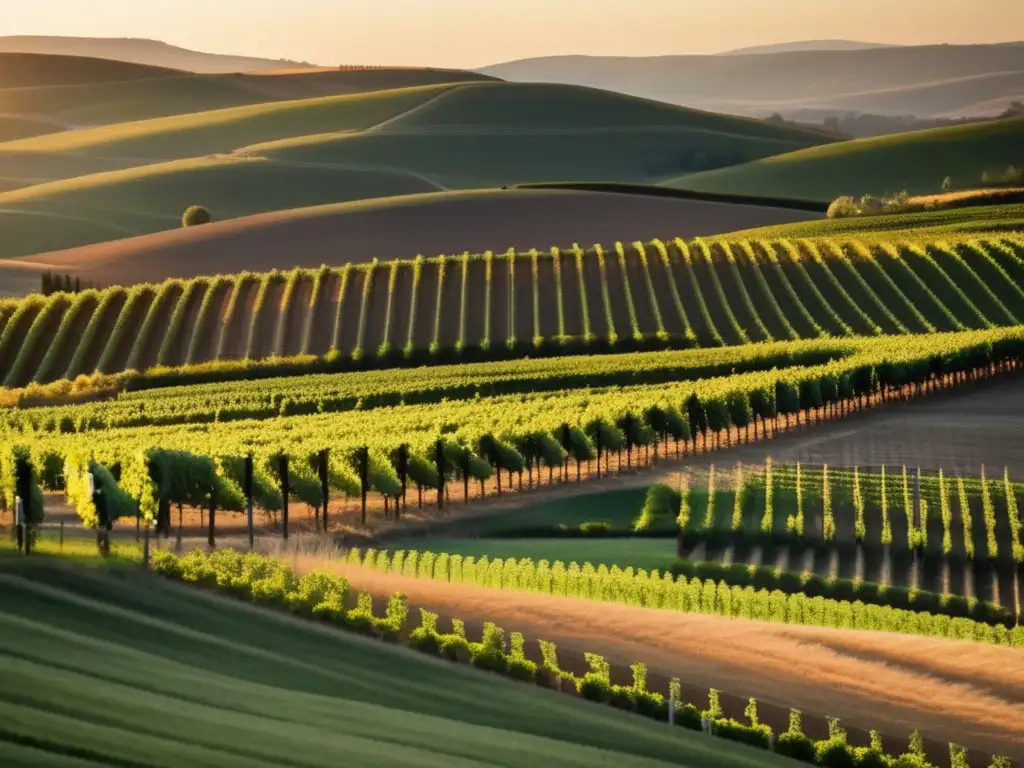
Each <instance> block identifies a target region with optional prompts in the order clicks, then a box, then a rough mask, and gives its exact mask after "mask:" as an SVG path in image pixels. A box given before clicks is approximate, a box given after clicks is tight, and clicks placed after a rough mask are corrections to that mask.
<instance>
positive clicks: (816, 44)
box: [717, 40, 897, 56]
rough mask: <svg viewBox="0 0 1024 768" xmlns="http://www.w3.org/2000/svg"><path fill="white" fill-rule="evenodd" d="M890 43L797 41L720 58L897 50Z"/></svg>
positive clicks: (741, 50) (735, 51) (742, 50)
mask: <svg viewBox="0 0 1024 768" xmlns="http://www.w3.org/2000/svg"><path fill="white" fill-rule="evenodd" d="M896 47H897V46H895V45H890V44H888V43H865V42H863V41H861V40H795V41H793V42H791V43H770V44H768V45H752V46H749V47H746V48H734V49H733V50H731V51H723V52H722V53H719V54H717V55H719V56H747V55H752V54H763V53H793V52H794V51H864V50H868V49H870V48H896Z"/></svg>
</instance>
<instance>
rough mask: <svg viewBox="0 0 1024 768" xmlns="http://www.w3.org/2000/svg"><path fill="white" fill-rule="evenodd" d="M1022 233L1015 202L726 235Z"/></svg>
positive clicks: (1021, 210) (1022, 208) (1021, 212)
mask: <svg viewBox="0 0 1024 768" xmlns="http://www.w3.org/2000/svg"><path fill="white" fill-rule="evenodd" d="M1021 230H1024V204H1020V203H1013V204H1010V205H984V206H977V207H974V208H950V209H948V210H940V211H921V212H917V213H906V214H888V215H885V216H857V217H853V218H849V219H819V220H815V221H804V222H797V223H795V224H781V225H778V226H773V227H758V228H757V229H745V230H742V231H739V232H730V233H729V234H728V235H724V236H725V237H730V238H737V239H748V240H763V239H773V238H781V237H792V238H798V237H856V238H860V239H863V240H868V241H872V240H876V239H877V240H892V239H894V238H902V239H905V240H914V239H922V240H927V239H938V238H942V237H945V236H951V237H952V236H954V235H969V234H972V233H977V234H982V233H996V232H1013V231H1021Z"/></svg>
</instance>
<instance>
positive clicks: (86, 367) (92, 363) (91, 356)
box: [65, 293, 127, 379]
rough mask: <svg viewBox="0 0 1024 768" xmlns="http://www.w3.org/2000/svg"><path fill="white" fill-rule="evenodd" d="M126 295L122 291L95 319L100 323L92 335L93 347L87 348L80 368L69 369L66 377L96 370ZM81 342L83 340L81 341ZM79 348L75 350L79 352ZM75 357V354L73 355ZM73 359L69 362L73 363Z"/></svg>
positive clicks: (69, 377) (71, 377) (122, 307)
mask: <svg viewBox="0 0 1024 768" xmlns="http://www.w3.org/2000/svg"><path fill="white" fill-rule="evenodd" d="M126 298H127V297H126V296H125V295H124V294H123V293H122V294H119V295H118V296H116V297H115V298H114V299H112V300H111V301H110V303H109V304H108V305H107V307H106V309H105V310H104V312H103V314H102V316H97V317H95V318H94V319H95V320H96V322H97V323H98V325H97V328H96V334H95V335H94V336H93V337H92V348H91V349H88V350H86V352H85V355H83V357H82V360H81V361H80V363H79V369H78V370H77V371H68V372H67V375H66V376H65V378H68V379H73V378H74V377H75V376H77V375H78V374H80V373H92V372H93V371H94V370H96V366H97V365H98V364H99V361H100V356H101V355H102V354H103V348H104V347H105V346H106V344H107V339H108V338H109V337H110V332H111V331H112V330H114V323H116V322H117V318H118V317H119V316H120V314H121V310H122V309H124V303H125V300H126ZM79 343H81V342H79ZM77 351H78V350H77V349H76V350H75V352H76V353H77ZM72 357H73V356H72ZM71 362H73V359H72V360H70V361H69V362H68V365H69V366H70V365H71Z"/></svg>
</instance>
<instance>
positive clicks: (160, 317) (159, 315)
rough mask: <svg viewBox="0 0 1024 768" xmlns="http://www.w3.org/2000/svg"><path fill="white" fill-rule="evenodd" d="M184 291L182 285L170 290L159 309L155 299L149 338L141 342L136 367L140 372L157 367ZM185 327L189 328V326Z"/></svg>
mask: <svg viewBox="0 0 1024 768" xmlns="http://www.w3.org/2000/svg"><path fill="white" fill-rule="evenodd" d="M182 291H183V289H182V287H181V286H180V285H175V286H172V287H171V288H169V289H168V291H167V295H166V298H165V299H164V301H162V302H161V303H160V306H159V307H158V306H156V304H155V298H156V297H154V302H152V303H151V305H150V307H151V308H150V312H152V313H154V314H153V323H152V324H151V325H150V327H149V337H148V338H146V339H143V340H141V341H142V344H143V346H142V354H140V355H139V358H138V364H137V366H136V367H137V368H138V369H139V370H142V371H144V370H146V369H147V368H150V367H152V366H154V365H156V358H157V355H158V354H159V353H160V347H161V345H162V344H163V342H164V335H165V334H166V333H167V330H168V328H169V326H170V324H171V315H172V314H174V308H175V307H176V306H177V305H178V301H180V299H181V294H182ZM147 314H148V313H147ZM185 327H186V328H187V327H188V326H185Z"/></svg>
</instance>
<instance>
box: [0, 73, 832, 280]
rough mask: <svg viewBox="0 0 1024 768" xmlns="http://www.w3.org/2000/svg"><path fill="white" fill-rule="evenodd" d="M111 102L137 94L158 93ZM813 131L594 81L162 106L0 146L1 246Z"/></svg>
mask: <svg viewBox="0 0 1024 768" xmlns="http://www.w3.org/2000/svg"><path fill="white" fill-rule="evenodd" d="M153 82H154V83H156V84H161V85H160V87H163V85H164V84H166V83H167V80H165V79H161V80H155V81H153ZM204 82H207V84H208V85H210V86H211V87H213V86H214V85H216V87H221V86H222V85H223V83H221V82H220V81H216V82H215V81H204ZM224 82H228V81H224ZM74 87H75V88H79V87H85V86H74ZM89 87H91V88H99V87H103V88H124V89H130V88H142V86H141V85H139V83H138V82H134V83H132V82H130V83H102V84H99V85H94V86H89ZM146 87H147V88H148V87H149V86H148V85H147V86H146ZM225 87H226V86H225ZM118 98H120V97H118ZM124 98H125V101H126V103H129V104H132V105H137V104H139V103H141V102H140V100H143V101H144V100H145V99H147V98H163V97H162V96H159V95H157V96H150V95H148V92H147V93H146V94H143V93H142V92H139V93H135V94H134V95H133V94H131V93H126V94H125V95H124ZM189 98H191V97H189ZM171 101H173V99H171ZM37 106H38V105H37ZM173 108H174V109H175V110H177V111H185V108H183V107H181V106H180V105H179V106H175V107H173ZM69 109H70V107H69ZM188 109H189V111H191V108H188ZM36 111H37V112H39V113H44V112H45V111H46V110H45V109H43V108H42V107H39V108H38V109H37V110H36ZM55 119H56V118H55ZM62 119H70V118H69V117H68V116H67V115H65V116H64V117H63V118H62ZM79 119H81V118H79ZM827 140H828V139H827V137H826V136H824V135H823V134H819V133H816V132H813V131H806V130H802V129H795V128H791V127H782V126H774V125H770V124H768V123H765V122H761V121H755V120H748V119H743V118H735V117H729V116H725V115H713V114H709V113H704V112H697V111H694V110H688V109H684V108H682V107H675V106H671V105H667V104H661V103H658V102H654V101H648V100H643V99H635V98H631V97H627V96H622V95H620V94H614V93H610V92H606V91H596V90H592V89H585V88H577V87H571V86H559V85H523V84H510V83H500V82H495V83H489V82H488V83H470V84H466V83H462V84H451V83H442V84H435V85H427V86H422V87H413V88H404V89H394V90H386V91H377V92H370V93H363V94H356V95H344V96H328V97H321V98H311V99H304V100H297V101H275V102H271V103H261V104H247V105H246V106H240V107H237V108H232V109H222V110H215V111H209V112H200V113H195V114H176V115H174V116H171V117H165V118H160V119H152V120H142V121H136V122H125V123H117V124H114V125H104V126H99V127H94V128H86V129H79V130H73V131H65V132H62V133H57V134H52V135H47V136H39V137H35V138H29V139H25V140H21V141H11V142H5V143H0V167H2V168H3V169H4V172H3V175H4V178H6V179H10V180H11V183H16V182H19V181H20V182H21V183H22V184H24V185H25V186H22V187H21V188H17V189H13V190H9V191H7V192H0V210H2V211H4V212H6V213H8V214H10V215H8V216H5V217H4V218H2V219H0V243H2V245H0V257H15V256H19V255H28V254H32V253H40V252H42V251H43V250H52V249H56V248H70V247H74V246H78V245H85V244H88V243H92V242H100V241H103V240H107V239H110V235H109V234H104V233H108V232H110V231H111V230H118V231H121V233H122V234H120V235H119V236H121V237H124V236H129V235H133V234H147V233H150V232H157V231H161V230H165V229H170V228H174V227H175V226H176V225H177V222H178V221H179V219H180V216H181V213H182V211H183V210H184V209H185V207H187V206H189V205H192V204H196V203H200V204H203V205H206V206H207V207H209V208H210V209H211V210H212V211H213V213H214V216H215V218H216V219H217V220H223V219H227V218H234V217H239V216H245V215H248V214H255V213H263V212H266V211H272V210H279V209H285V208H297V207H301V206H309V205H319V204H328V203H338V202H346V201H350V200H356V199H369V198H378V197H385V196H397V195H404V194H410V193H415V192H425V191H437V190H439V189H445V188H448V189H476V188H481V187H500V186H503V185H505V184H516V183H521V182H543V181H559V180H565V179H576V180H584V181H587V180H589V181H595V180H615V181H623V182H627V181H631V182H642V181H655V180H660V179H662V178H665V177H667V176H671V175H674V174H677V173H679V172H682V171H685V170H687V169H693V168H699V167H709V166H715V165H724V164H729V163H738V162H743V161H747V160H752V159H756V158H761V157H766V156H768V155H774V154H778V153H786V152H790V151H792V150H795V149H800V148H803V147H808V146H812V145H815V144H819V143H822V142H825V141H827ZM41 214H42V215H54V216H59V217H62V218H63V219H66V220H67V227H66V228H65V227H60V228H58V229H57V230H56V231H55V232H51V233H49V234H47V235H46V236H45V237H43V238H40V236H39V235H38V232H37V229H36V228H37V225H38V220H37V219H35V218H34V217H33V218H31V219H30V220H29V221H24V220H23V221H18V219H19V217H23V216H31V215H41ZM44 241H45V242H44ZM282 266H287V265H285V264H282Z"/></svg>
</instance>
